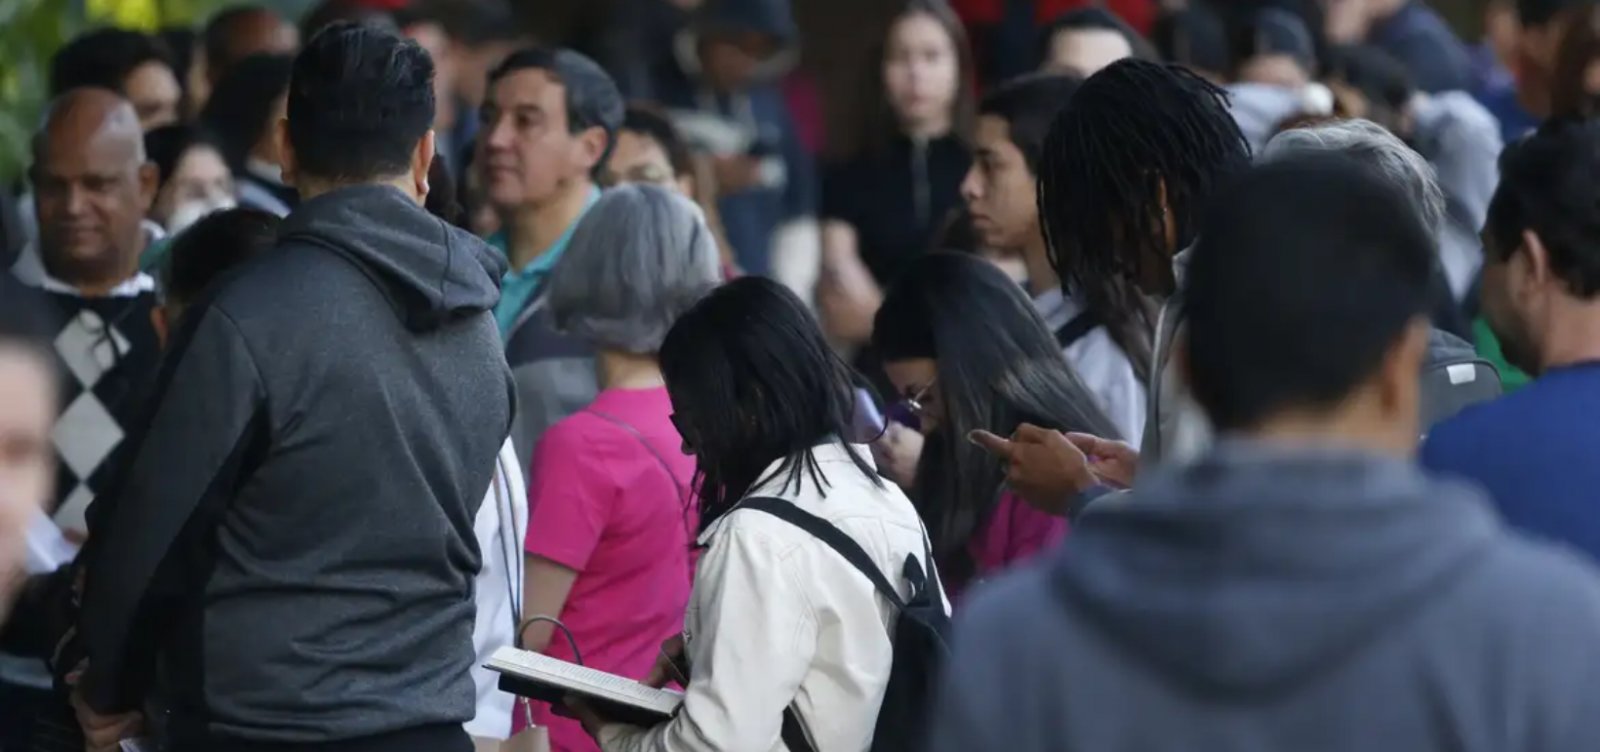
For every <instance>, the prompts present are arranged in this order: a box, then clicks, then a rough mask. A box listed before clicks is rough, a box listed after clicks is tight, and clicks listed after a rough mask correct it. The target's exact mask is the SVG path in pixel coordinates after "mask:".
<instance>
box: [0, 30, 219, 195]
mask: <svg viewBox="0 0 1600 752" xmlns="http://www.w3.org/2000/svg"><path fill="white" fill-rule="evenodd" d="M237 2H239V0H87V2H86V1H85V0H0V181H3V183H0V184H3V185H5V186H10V185H12V184H13V183H14V181H16V180H17V179H18V178H20V177H21V176H22V174H23V172H24V170H26V169H27V165H28V142H29V140H30V139H31V138H32V134H33V130H34V127H35V126H36V125H37V123H38V120H39V113H40V112H41V111H42V110H43V108H44V105H45V99H46V97H47V94H48V89H49V78H50V56H51V55H53V54H55V51H56V49H57V48H59V47H60V46H61V45H62V44H64V43H66V42H67V41H68V40H70V39H72V37H74V36H75V35H77V34H78V33H79V32H81V31H84V30H85V29H88V28H90V27H91V26H94V25H99V24H107V23H115V24H118V25H121V26H128V27H134V28H142V29H147V30H154V29H158V28H163V27H167V26H176V25H181V24H191V23H198V22H200V21H202V20H204V19H205V18H206V17H207V16H209V15H210V14H211V13H212V12H214V11H216V10H218V9H220V8H224V7H227V6H228V5H231V4H234V3H237Z"/></svg>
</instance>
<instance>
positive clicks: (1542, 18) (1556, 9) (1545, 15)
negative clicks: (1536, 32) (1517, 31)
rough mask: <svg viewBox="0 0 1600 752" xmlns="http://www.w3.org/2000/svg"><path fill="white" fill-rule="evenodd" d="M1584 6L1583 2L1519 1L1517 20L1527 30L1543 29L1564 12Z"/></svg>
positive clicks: (1552, 0)
mask: <svg viewBox="0 0 1600 752" xmlns="http://www.w3.org/2000/svg"><path fill="white" fill-rule="evenodd" d="M1582 5H1584V3H1583V2H1582V1H1581V0H1517V20H1518V21H1519V22H1521V23H1522V25H1523V26H1524V27H1527V28H1537V27H1542V26H1544V25H1545V24H1548V23H1550V21H1551V20H1552V19H1554V18H1555V17H1556V16H1557V15H1560V14H1561V12H1562V11H1564V10H1567V9H1568V8H1576V7H1579V6H1582Z"/></svg>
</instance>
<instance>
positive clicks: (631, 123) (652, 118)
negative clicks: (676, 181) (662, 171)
mask: <svg viewBox="0 0 1600 752" xmlns="http://www.w3.org/2000/svg"><path fill="white" fill-rule="evenodd" d="M622 130H625V131H629V132H631V133H638V134H640V135H643V136H644V137H646V138H648V139H650V140H651V141H654V142H656V144H657V145H659V146H660V147H661V150H662V151H664V152H666V154H667V161H668V162H671V163H672V174H673V175H674V176H680V177H681V176H683V175H691V174H693V173H694V162H693V159H692V158H691V156H690V152H689V144H688V143H686V142H685V141H684V140H683V136H682V135H679V133H678V128H677V127H676V126H674V125H673V124H672V121H671V120H669V119H667V116H666V115H665V114H663V113H662V112H661V111H660V110H658V109H656V108H654V107H651V106H650V105H646V104H630V105H628V110H627V112H626V113H624V114H623V116H622Z"/></svg>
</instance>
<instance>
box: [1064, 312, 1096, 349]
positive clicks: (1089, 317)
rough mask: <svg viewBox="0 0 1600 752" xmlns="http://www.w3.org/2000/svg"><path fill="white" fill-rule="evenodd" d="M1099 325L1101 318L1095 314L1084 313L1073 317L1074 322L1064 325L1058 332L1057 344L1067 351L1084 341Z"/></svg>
mask: <svg viewBox="0 0 1600 752" xmlns="http://www.w3.org/2000/svg"><path fill="white" fill-rule="evenodd" d="M1099 325H1100V318H1099V317H1098V316H1095V315H1094V313H1093V312H1090V311H1084V312H1083V313H1080V314H1078V315H1076V316H1073V317H1072V320H1070V321H1068V322H1067V323H1065V324H1062V325H1061V328H1059V329H1057V330H1056V344H1057V345H1060V346H1061V349H1063V350H1065V349H1067V348H1069V347H1071V346H1072V345H1073V343H1075V342H1077V341H1078V340H1080V339H1083V337H1084V335H1086V334H1088V333H1089V332H1091V331H1094V328H1095V327H1097V326H1099Z"/></svg>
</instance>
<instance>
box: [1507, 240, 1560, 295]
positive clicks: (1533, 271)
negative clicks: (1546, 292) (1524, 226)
mask: <svg viewBox="0 0 1600 752" xmlns="http://www.w3.org/2000/svg"><path fill="white" fill-rule="evenodd" d="M1517 251H1520V253H1518V252H1517ZM1518 256H1521V257H1522V258H1521V260H1522V262H1523V264H1524V267H1525V268H1524V269H1523V271H1524V272H1525V274H1526V278H1527V281H1528V282H1529V283H1530V284H1531V285H1532V286H1534V287H1542V286H1544V285H1545V284H1547V283H1549V282H1550V281H1551V279H1552V278H1553V277H1554V276H1555V273H1554V272H1553V271H1552V270H1551V269H1550V249H1549V248H1546V247H1545V244H1544V240H1543V239H1541V238H1540V237H1539V234H1538V233H1536V232H1534V231H1533V230H1523V231H1522V246H1521V247H1520V248H1518V249H1517V250H1516V251H1513V252H1512V253H1511V263H1512V265H1513V266H1516V264H1517V261H1518V258H1517V257H1518Z"/></svg>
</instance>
